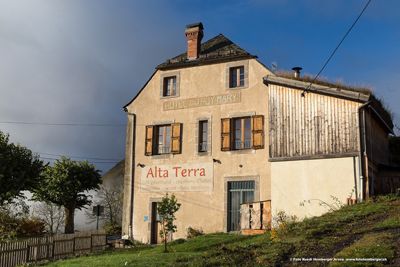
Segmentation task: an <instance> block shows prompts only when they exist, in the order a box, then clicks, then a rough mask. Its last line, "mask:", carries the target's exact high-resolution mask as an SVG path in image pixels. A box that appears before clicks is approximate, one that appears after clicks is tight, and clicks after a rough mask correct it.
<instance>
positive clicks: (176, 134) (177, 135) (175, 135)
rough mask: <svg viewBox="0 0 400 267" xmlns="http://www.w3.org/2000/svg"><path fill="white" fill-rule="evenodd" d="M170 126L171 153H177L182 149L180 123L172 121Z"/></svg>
mask: <svg viewBox="0 0 400 267" xmlns="http://www.w3.org/2000/svg"><path fill="white" fill-rule="evenodd" d="M171 127H172V135H171V153H172V154H179V153H181V150H182V123H173V124H171Z"/></svg>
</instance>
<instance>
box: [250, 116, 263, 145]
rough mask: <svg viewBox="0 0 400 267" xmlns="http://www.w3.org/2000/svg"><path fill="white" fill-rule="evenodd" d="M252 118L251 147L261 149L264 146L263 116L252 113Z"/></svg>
mask: <svg viewBox="0 0 400 267" xmlns="http://www.w3.org/2000/svg"><path fill="white" fill-rule="evenodd" d="M252 120H253V122H252V129H251V131H252V141H253V146H252V147H253V149H262V148H264V116H263V115H254V116H253V117H252Z"/></svg>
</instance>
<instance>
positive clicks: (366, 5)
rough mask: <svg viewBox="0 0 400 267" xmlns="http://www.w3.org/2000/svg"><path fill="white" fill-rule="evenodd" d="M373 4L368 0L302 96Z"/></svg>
mask: <svg viewBox="0 0 400 267" xmlns="http://www.w3.org/2000/svg"><path fill="white" fill-rule="evenodd" d="M370 3H371V0H368V2H367V3H366V4H365V6H364V8H363V9H362V11H361V13H360V14H359V15H358V17H357V18H356V20H355V21H354V22H353V24H352V25H351V27H350V28H349V29H348V30H347V32H346V34H345V35H344V36H343V38H342V40H341V41H340V42H339V44H338V45H337V46H336V48H335V49H334V50H333V51H332V53H331V54H330V56H329V57H328V59H327V60H326V61H325V63H324V65H323V66H322V68H321V69H320V71H319V72H318V74H317V75H315V77H314V78H313V79H312V81H311V82H310V84H309V85H308V86H307V88H306V89H304V91H303V92H302V93H301V95H302V96H304V95H305V93H306V92H307V91H308V90H310V88H311V86H312V84H313V83H314V82H315V81H316V80H317V79H318V77H319V75H320V74H321V73H322V71H324V69H325V67H326V66H327V65H328V63H329V61H330V60H331V59H332V57H333V56H334V55H335V53H336V51H337V50H338V49H339V47H340V45H341V44H342V43H343V41H344V39H346V37H347V35H349V33H350V32H351V30H352V29H353V28H354V26H355V25H356V23H357V21H358V20H359V19H360V18H361V16H362V14H364V11H365V10H366V9H367V7H368V6H369V4H370Z"/></svg>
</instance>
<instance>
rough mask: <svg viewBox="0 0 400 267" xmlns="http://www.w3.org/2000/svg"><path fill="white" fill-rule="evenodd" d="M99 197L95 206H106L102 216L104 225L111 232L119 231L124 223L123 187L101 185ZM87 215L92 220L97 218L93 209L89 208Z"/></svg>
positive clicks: (98, 192)
mask: <svg viewBox="0 0 400 267" xmlns="http://www.w3.org/2000/svg"><path fill="white" fill-rule="evenodd" d="M97 197H98V200H97V201H96V200H95V201H94V206H96V205H101V206H103V207H104V213H103V214H102V215H101V217H100V219H101V220H102V221H103V227H104V228H106V230H107V231H110V232H115V231H117V230H118V229H119V228H120V227H121V223H122V187H121V186H114V187H111V188H108V187H105V186H100V190H99V191H97ZM86 215H87V216H88V217H89V221H90V222H93V221H95V220H96V215H93V213H92V210H87V211H86Z"/></svg>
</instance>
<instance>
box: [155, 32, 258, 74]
mask: <svg viewBox="0 0 400 267" xmlns="http://www.w3.org/2000/svg"><path fill="white" fill-rule="evenodd" d="M240 57H247V58H255V57H256V56H255V55H251V54H250V53H249V52H247V51H246V50H244V49H243V48H241V47H240V46H238V45H237V44H236V43H234V42H232V40H230V39H229V38H228V37H226V36H225V35H223V34H222V33H219V34H218V35H216V36H214V37H212V38H211V39H209V40H207V41H205V42H203V43H202V44H201V46H200V53H199V57H198V58H197V59H194V60H187V52H183V53H181V54H179V55H177V56H175V57H173V58H170V59H168V60H167V61H165V62H163V63H161V64H159V65H158V66H157V67H156V69H165V68H174V67H185V66H189V65H190V66H193V65H196V64H210V63H215V62H218V60H223V61H227V60H228V61H229V59H232V60H233V59H237V58H240Z"/></svg>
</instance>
